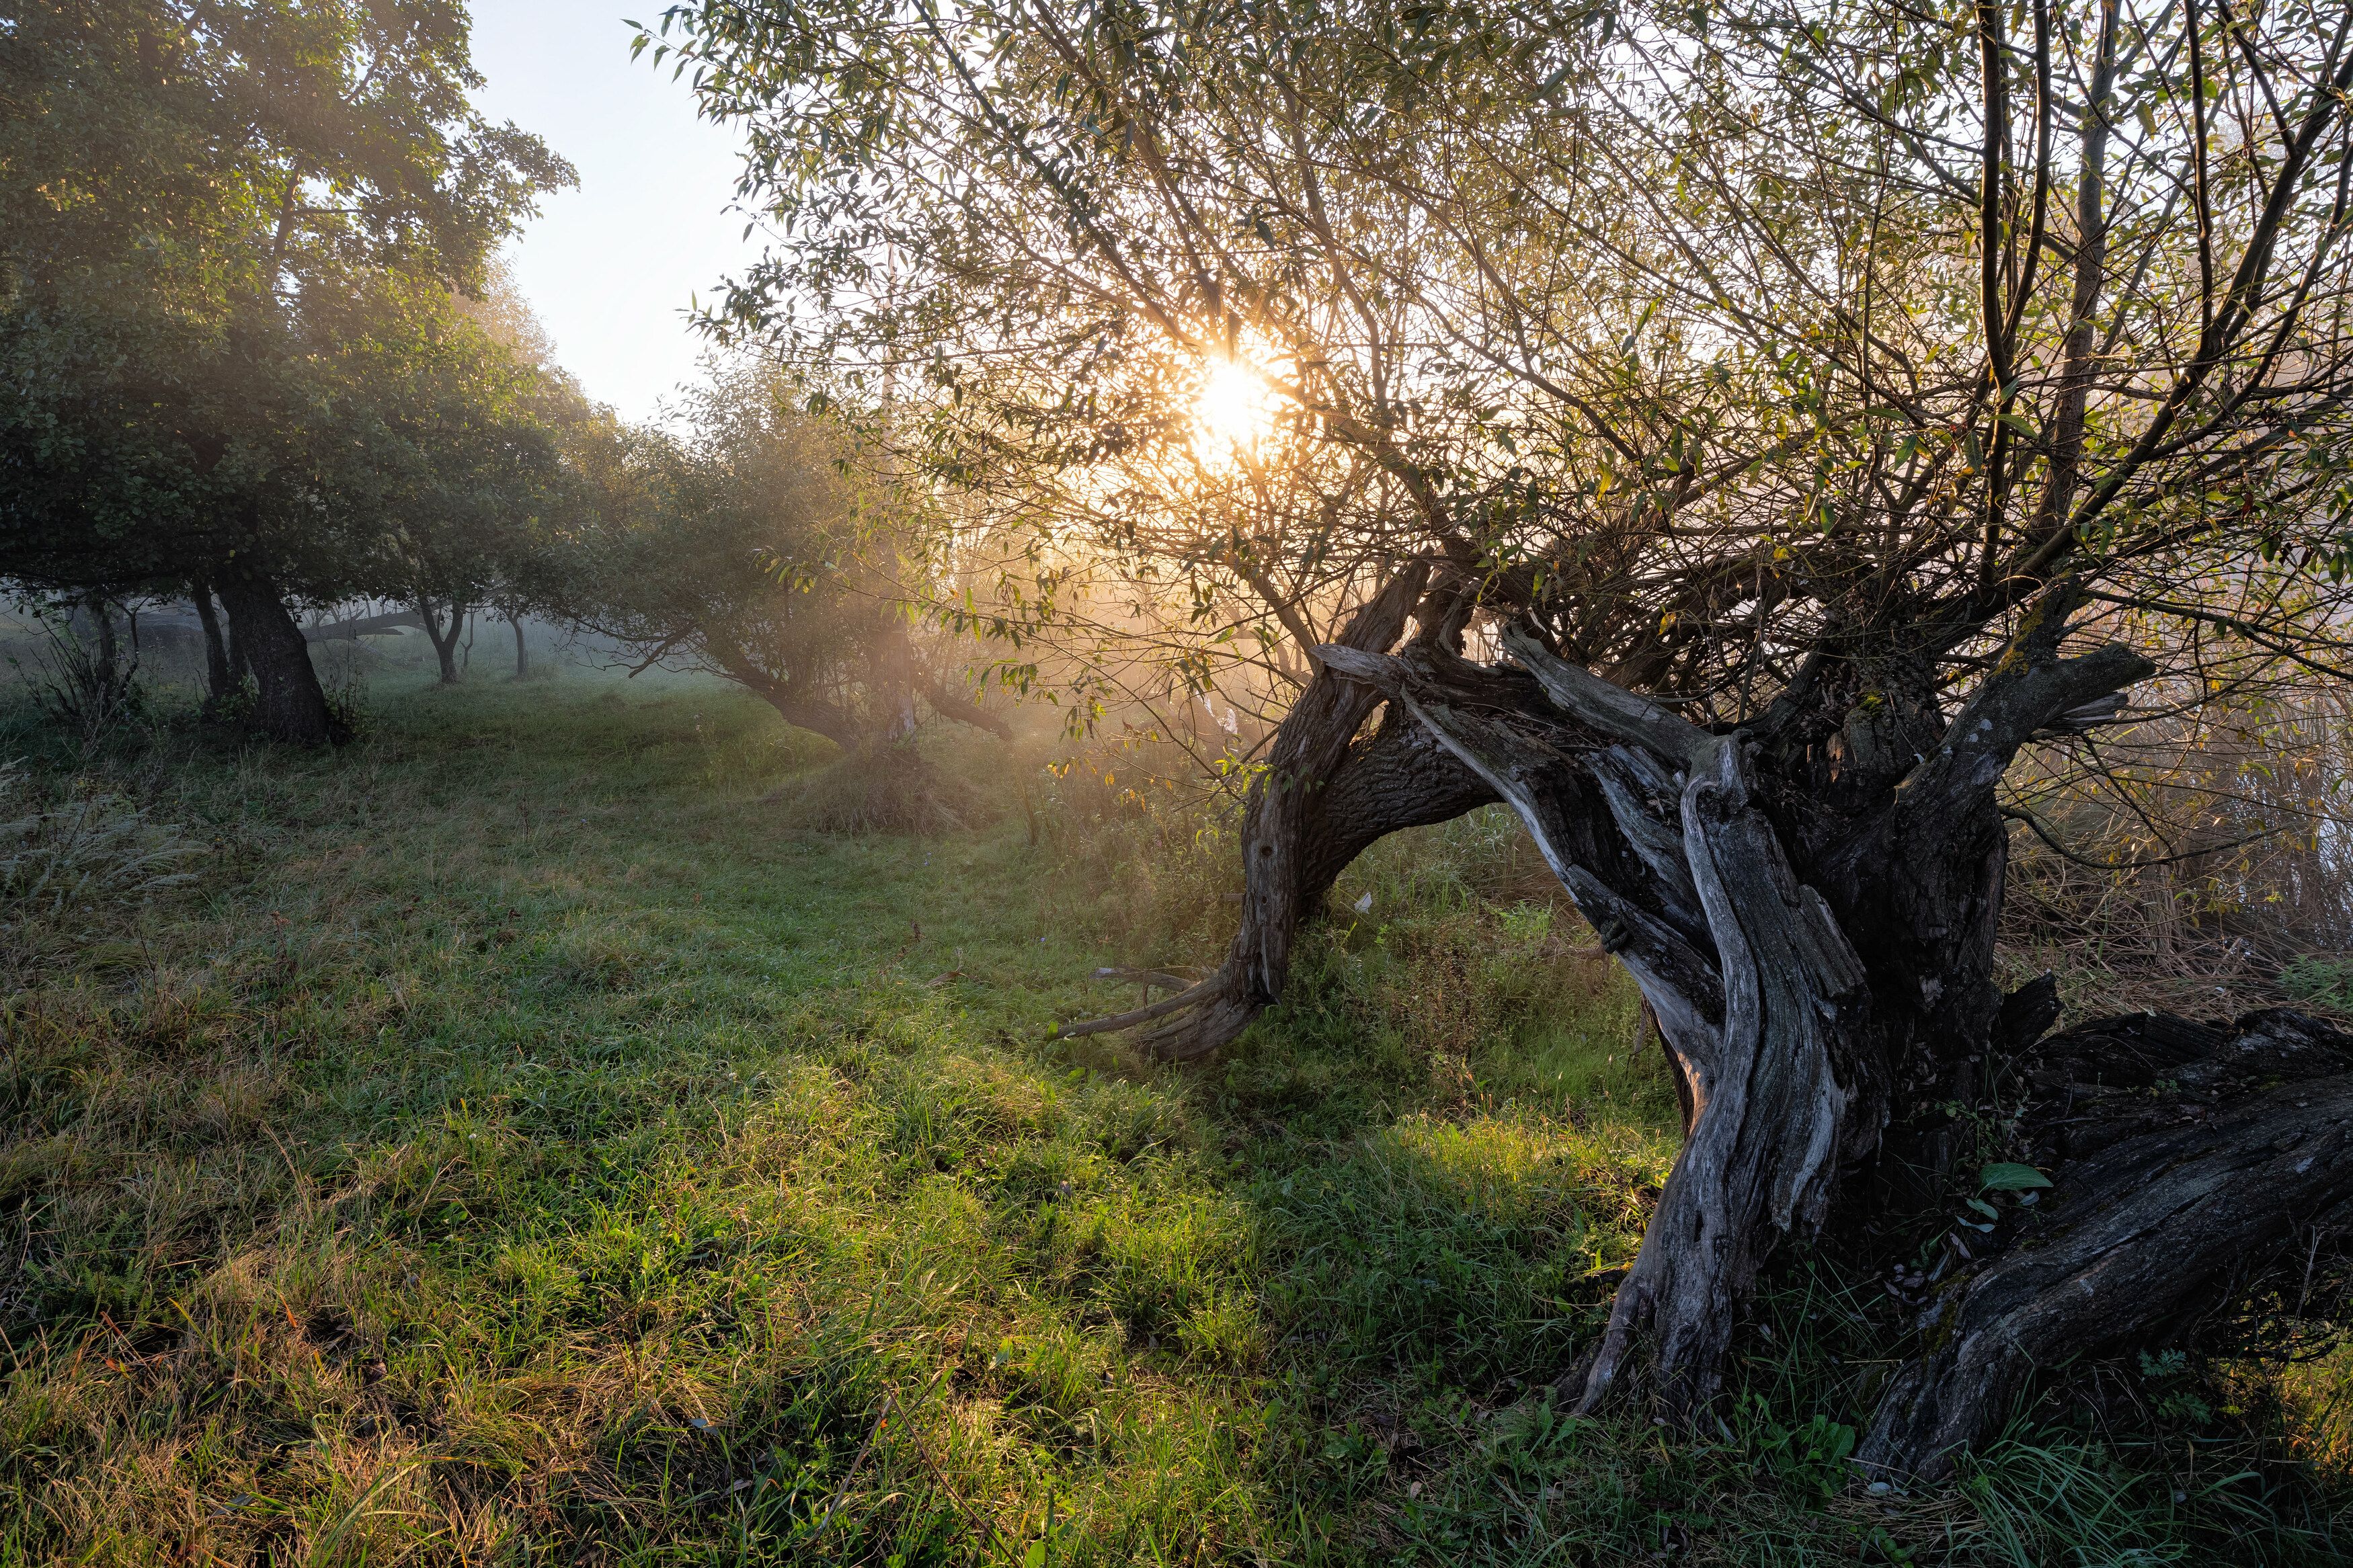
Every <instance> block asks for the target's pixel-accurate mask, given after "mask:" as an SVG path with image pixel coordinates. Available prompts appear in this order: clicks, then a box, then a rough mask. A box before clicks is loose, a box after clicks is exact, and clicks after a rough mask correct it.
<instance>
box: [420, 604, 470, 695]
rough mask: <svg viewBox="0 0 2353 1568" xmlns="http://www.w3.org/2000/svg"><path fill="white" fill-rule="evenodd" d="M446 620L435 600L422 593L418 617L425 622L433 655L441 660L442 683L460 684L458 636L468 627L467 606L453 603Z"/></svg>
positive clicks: (447, 684)
mask: <svg viewBox="0 0 2353 1568" xmlns="http://www.w3.org/2000/svg"><path fill="white" fill-rule="evenodd" d="M448 609H449V617H448V620H447V621H446V622H445V621H444V620H443V619H442V618H441V612H440V611H439V610H437V609H436V608H434V605H433V601H432V600H431V599H429V598H427V597H426V596H425V595H422V594H420V595H417V619H418V620H420V621H422V622H424V623H425V637H426V640H427V642H430V643H431V644H432V645H433V657H434V658H436V659H438V660H439V661H440V665H441V684H442V685H444V686H455V685H457V684H458V638H459V637H460V636H461V635H462V634H463V633H464V631H465V629H466V606H465V605H458V604H452V605H449V607H448Z"/></svg>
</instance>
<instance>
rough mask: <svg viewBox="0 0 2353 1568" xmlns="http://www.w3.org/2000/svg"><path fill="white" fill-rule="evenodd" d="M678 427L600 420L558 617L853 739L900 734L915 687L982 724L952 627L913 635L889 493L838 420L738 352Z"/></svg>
mask: <svg viewBox="0 0 2353 1568" xmlns="http://www.w3.org/2000/svg"><path fill="white" fill-rule="evenodd" d="M680 412H681V413H682V414H684V415H685V416H687V419H688V433H687V434H685V435H683V436H679V437H673V436H671V435H670V434H668V433H666V432H663V431H660V430H658V429H641V430H630V429H626V428H622V427H619V426H607V429H606V431H605V432H604V434H603V437H602V441H603V442H604V444H605V447H606V450H605V452H604V454H603V455H602V456H601V458H597V459H592V460H591V462H592V464H593V466H594V467H596V468H598V469H599V470H600V472H599V487H598V488H599V491H600V504H597V505H596V506H595V507H594V508H593V510H592V513H591V515H592V517H593V520H594V521H592V522H591V523H590V524H589V525H588V527H587V528H586V529H585V530H584V531H581V532H579V533H577V534H576V535H575V536H574V538H573V540H572V549H573V551H574V552H575V567H574V572H575V575H574V579H573V586H572V587H571V589H570V591H569V595H568V597H567V598H566V599H565V607H566V609H567V610H568V613H569V614H570V615H571V616H573V617H574V618H575V619H577V620H579V621H581V622H582V623H584V624H586V625H587V626H592V627H594V628H595V629H596V630H597V631H600V632H603V633H605V634H607V635H608V636H610V637H616V638H618V639H619V640H620V641H621V643H622V644H623V645H624V647H627V648H628V649H630V650H631V656H632V657H633V658H638V659H641V660H643V661H645V662H648V663H651V662H653V661H655V660H658V659H674V660H678V661H681V662H683V663H686V664H689V665H691V666H692V667H694V668H701V669H703V670H706V671H708V672H710V673H712V674H714V675H718V676H721V677H723V679H728V680H732V681H733V682H735V683H736V684H737V685H739V686H742V687H744V689H746V690H749V691H752V692H754V693H755V694H757V695H758V696H759V697H760V698H762V699H763V700H765V701H766V702H767V703H768V704H769V705H770V706H771V707H773V708H775V709H776V711H777V712H778V713H779V714H781V715H782V716H783V717H784V718H785V720H786V721H787V722H788V723H792V724H796V725H797V726H799V727H800V728H802V729H805V730H810V731H815V732H817V733H818V734H820V735H823V736H825V737H826V738H827V739H828V740H830V741H833V742H837V743H838V744H839V745H841V746H843V747H845V748H850V749H858V748H862V747H867V746H871V745H872V744H875V743H877V742H882V741H886V740H897V739H902V738H904V737H905V736H906V735H907V734H908V733H910V732H911V731H913V728H914V725H915V721H916V719H917V717H918V710H917V706H916V704H917V701H918V700H919V699H920V700H922V701H923V702H926V703H928V704H929V705H930V706H931V708H932V709H933V710H934V711H936V712H938V713H940V714H942V715H944V716H945V717H949V718H953V719H956V720H959V721H963V722H965V723H970V724H976V725H978V726H980V727H981V728H984V729H987V730H988V731H992V732H994V733H997V734H999V735H1002V734H1005V733H1007V732H1008V731H1007V727H1006V724H1005V721H1003V720H1002V719H1001V718H999V717H997V715H996V714H994V713H991V712H989V711H988V710H987V709H985V708H984V707H983V706H982V705H981V704H980V703H979V702H977V701H976V700H975V699H974V697H973V695H972V693H971V691H970V689H968V687H967V686H966V684H965V677H964V674H963V672H962V670H961V669H959V668H956V661H955V655H954V652H953V649H954V647H955V644H954V641H953V639H952V638H948V637H939V636H926V635H923V634H922V632H921V630H920V628H919V627H918V626H915V625H914V624H913V618H914V616H915V614H916V600H915V598H914V595H918V594H921V593H922V592H923V589H924V587H925V586H926V585H927V584H924V583H923V581H921V580H920V579H918V580H916V581H914V582H913V583H911V582H910V580H909V579H910V576H911V574H913V573H917V572H920V570H921V566H920V558H919V557H916V556H913V555H911V554H909V553H907V552H906V551H907V547H909V546H910V545H911V544H913V543H914V542H915V540H914V539H913V534H914V532H916V531H914V530H911V529H910V527H909V526H908V519H907V515H906V513H905V512H904V511H903V510H901V509H900V508H898V507H896V506H895V505H894V504H893V498H892V496H891V495H890V493H889V491H888V490H887V489H884V488H882V487H881V486H878V485H861V484H860V483H858V482H856V481H855V479H853V478H852V477H851V476H850V475H849V474H847V473H845V472H844V470H843V468H842V466H841V459H842V458H843V455H844V448H843V447H842V444H841V441H840V438H839V434H838V432H836V431H834V430H832V429H830V428H829V427H828V426H826V425H825V424H823V423H821V422H820V421H818V420H816V419H813V418H811V417H809V416H807V415H805V414H801V413H798V412H797V411H795V410H794V409H793V408H792V407H791V406H790V405H788V404H786V402H785V401H784V400H783V399H782V398H781V397H780V395H779V388H778V386H777V385H776V382H775V380H774V378H773V377H772V376H770V375H769V374H765V373H763V372H762V371H760V370H759V369H757V368H756V367H753V366H736V367H733V368H732V369H728V370H725V371H723V373H722V374H718V375H717V376H716V377H715V378H714V379H713V380H712V382H711V384H708V385H707V386H705V387H702V388H701V389H698V390H696V391H695V392H693V393H691V394H690V395H688V396H687V397H686V399H685V401H684V403H683V404H682V405H681V410H680Z"/></svg>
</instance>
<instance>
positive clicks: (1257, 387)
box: [1193, 359, 1275, 450]
mask: <svg viewBox="0 0 2353 1568" xmlns="http://www.w3.org/2000/svg"><path fill="white" fill-rule="evenodd" d="M1274 401H1275V400H1274V393H1273V390H1272V389H1271V388H1270V387H1269V386H1268V385H1267V384H1266V376H1265V375H1264V374H1262V373H1261V372H1260V371H1259V370H1258V369H1256V368H1255V367H1253V366H1252V365H1250V364H1249V363H1246V362H1244V361H1241V360H1238V359H1216V360H1211V361H1210V362H1209V364H1208V373H1207V374H1205V375H1203V376H1202V378H1201V390H1200V392H1199V393H1198V395H1196V396H1195V398H1194V402H1193V424H1194V426H1195V427H1196V428H1197V429H1198V431H1199V433H1200V436H1201V438H1202V440H1203V441H1204V443H1205V444H1207V445H1208V446H1211V447H1217V448H1219V449H1221V450H1222V449H1223V448H1226V447H1254V446H1256V445H1257V444H1258V442H1259V439H1260V438H1261V437H1263V436H1265V435H1267V434H1268V433H1269V432H1270V431H1271V430H1272V429H1273V428H1274Z"/></svg>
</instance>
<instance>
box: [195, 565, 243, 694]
mask: <svg viewBox="0 0 2353 1568" xmlns="http://www.w3.org/2000/svg"><path fill="white" fill-rule="evenodd" d="M188 596H189V597H190V598H191V599H193V600H194V601H195V606H196V623H197V625H199V626H202V627H204V633H205V705H206V707H207V708H217V707H218V706H219V705H220V704H221V703H223V702H226V701H227V700H228V698H229V696H230V694H231V693H232V692H234V691H235V690H236V689H237V668H236V666H234V665H233V664H231V663H230V662H229V651H228V645H227V643H226V642H224V641H223V640H222V639H221V625H220V616H219V613H218V612H216V610H215V609H214V608H213V590H212V584H209V583H198V584H195V585H193V586H192V587H191V588H190V589H189V591H188Z"/></svg>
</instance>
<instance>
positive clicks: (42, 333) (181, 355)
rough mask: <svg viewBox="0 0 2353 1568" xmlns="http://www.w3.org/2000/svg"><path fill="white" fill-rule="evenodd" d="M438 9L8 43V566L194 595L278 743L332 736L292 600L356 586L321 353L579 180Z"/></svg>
mask: <svg viewBox="0 0 2353 1568" xmlns="http://www.w3.org/2000/svg"><path fill="white" fill-rule="evenodd" d="M479 85H480V78H479V76H478V75H477V74H476V73H475V71H474V70H473V68H472V66H471V64H470V60H469V58H468V53H467V25H466V16H465V12H464V10H463V7H462V6H461V5H458V4H456V3H455V0H385V3H367V4H363V3H360V0H100V3H99V4H97V5H85V4H80V3H76V4H72V5H54V4H41V3H38V0H36V3H35V4H32V5H26V6H24V7H20V8H19V9H18V11H17V13H16V16H13V17H12V18H11V25H10V26H9V28H8V29H7V31H6V32H5V34H0V104H5V116H0V363H5V367H6V374H5V375H0V451H5V468H0V573H5V574H7V575H9V576H11V577H13V578H15V579H16V580H17V581H19V582H21V583H25V584H29V585H32V586H35V587H38V588H45V589H65V590H87V589H91V588H96V589H100V590H103V591H108V592H122V591H128V590H131V589H133V588H136V589H140V590H148V591H164V590H170V589H176V588H179V587H181V586H183V585H187V584H209V585H210V587H211V589H212V591H213V592H214V593H215V594H216V595H217V596H218V598H219V600H220V603H221V605H222V606H223V607H224V608H225V609H226V610H227V616H228V619H229V622H230V624H231V626H232V629H233V631H234V633H235V637H236V640H237V647H238V649H239V651H240V653H241V655H242V656H243V658H244V660H245V662H246V663H247V665H248V668H250V669H251V671H252V672H253V674H254V676H255V678H256V679H257V681H258V683H259V689H260V695H261V703H260V709H261V714H262V718H263V721H264V723H265V725H266V727H267V728H268V729H269V731H270V732H271V733H272V734H274V735H277V736H279V737H280V738H282V739H287V740H295V741H307V742H317V741H322V740H324V739H326V738H327V736H328V732H329V728H330V723H329V718H328V714H327V710H326V706H325V701H324V698H323V695H322V693H321V691H320V689H319V687H318V681H317V678H316V676H315V675H314V674H313V673H312V671H311V666H310V663H309V659H308V656H307V654H306V653H305V651H304V646H303V641H302V637H301V633H300V631H299V629H298V628H297V627H296V626H295V623H294V620H293V617H292V616H291V614H290V612H289V610H288V607H287V601H288V599H289V597H290V596H293V597H301V596H311V597H319V598H332V597H336V596H339V595H342V594H343V593H344V592H346V591H347V590H348V588H349V586H350V584H351V582H352V571H353V565H354V563H364V561H365V560H366V552H365V551H364V550H361V551H359V552H357V553H356V554H355V553H354V552H353V550H352V548H351V546H352V545H353V543H354V542H355V540H356V538H357V536H356V534H355V531H354V530H355V528H356V524H355V522H354V521H353V518H352V517H351V516H350V515H349V514H348V513H347V512H346V511H344V510H341V509H340V508H339V503H338V500H337V498H336V497H335V496H334V495H333V493H332V488H331V484H330V481H331V479H332V478H333V477H334V476H335V475H336V474H338V473H346V474H347V473H348V472H349V471H350V467H349V465H347V464H343V462H342V459H343V458H344V457H345V456H346V455H347V454H346V453H345V452H344V451H343V450H340V449H336V448H334V447H332V441H333V440H335V439H336V438H338V437H343V436H344V435H347V434H348V430H347V429H345V428H342V427H339V426H338V419H339V418H341V417H343V416H344V414H346V413H347V412H348V411H346V410H339V409H337V408H336V407H335V406H334V405H333V404H332V401H330V402H328V403H326V404H324V405H322V401H321V399H322V396H328V395H331V393H332V389H330V388H324V387H322V384H321V382H320V381H319V379H318V374H319V370H320V367H319V365H318V364H317V363H315V361H316V356H318V355H320V354H321V353H326V354H328V355H329V356H330V358H331V359H332V356H333V354H334V353H335V352H336V345H335V344H334V342H332V331H334V329H335V326H336V323H338V322H339V321H345V320H346V319H347V313H348V308H349V307H350V306H351V305H352V303H353V301H355V300H360V299H362V298H364V297H365V296H366V295H367V292H368V290H369V289H372V288H375V287H376V286H377V280H378V279H380V278H381V277H382V276H384V275H385V274H397V275H399V276H401V277H404V278H408V279H417V280H421V281H430V282H432V283H435V284H438V285H441V286H445V287H455V288H459V289H463V288H468V287H472V286H474V285H476V284H477V282H478V280H479V278H480V269H481V268H482V265H483V261H484V258H485V257H486V256H487V255H488V254H489V252H490V251H491V248H492V247H495V246H496V245H497V244H498V243H499V241H500V240H501V239H502V238H503V237H505V236H506V235H507V234H509V233H510V232H512V226H513V225H514V223H515V222H516V221H517V220H518V219H519V218H520V217H521V216H523V215H524V214H525V213H527V212H528V211H529V210H530V204H531V200H532V198H533V194H534V193H535V192H536V191H538V190H542V189H545V188H547V187H548V186H550V185H554V184H563V183H565V182H567V181H568V180H569V179H570V178H571V173H570V170H569V169H568V167H567V166H565V164H564V163H562V161H561V160H559V159H556V158H555V157H554V156H553V155H552V154H551V153H548V152H547V150H546V149H545V147H544V146H543V145H542V144H541V143H540V142H538V141H537V140H535V139H534V138H532V137H529V136H526V135H524V134H522V132H517V131H515V130H514V129H513V128H512V126H493V125H491V124H489V123H488V122H486V121H483V120H482V119H481V117H480V115H479V114H478V113H477V112H476V111H475V110H474V109H473V108H472V106H471V104H470V101H469V100H468V96H467V95H468V93H469V92H470V90H471V89H474V88H475V87H478V86H479Z"/></svg>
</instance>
